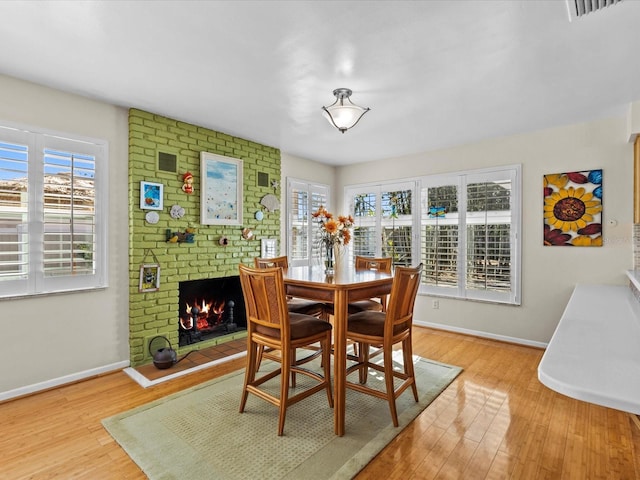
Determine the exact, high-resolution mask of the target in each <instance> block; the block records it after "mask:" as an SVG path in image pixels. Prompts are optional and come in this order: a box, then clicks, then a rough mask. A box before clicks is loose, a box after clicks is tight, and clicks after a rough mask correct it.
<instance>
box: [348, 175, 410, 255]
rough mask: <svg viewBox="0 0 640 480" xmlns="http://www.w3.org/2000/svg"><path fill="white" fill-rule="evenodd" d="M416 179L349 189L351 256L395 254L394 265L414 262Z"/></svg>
mask: <svg viewBox="0 0 640 480" xmlns="http://www.w3.org/2000/svg"><path fill="white" fill-rule="evenodd" d="M414 190H415V182H405V183H400V184H385V185H366V186H357V187H349V188H347V190H346V192H347V194H346V195H347V201H348V203H349V206H348V210H349V213H350V214H351V215H353V219H354V226H353V242H352V248H351V254H352V256H356V255H360V256H365V257H392V258H393V264H394V265H412V264H413V263H414V262H413V258H414V255H413V248H414V242H413V232H414V227H413V223H414V206H413V192H414Z"/></svg>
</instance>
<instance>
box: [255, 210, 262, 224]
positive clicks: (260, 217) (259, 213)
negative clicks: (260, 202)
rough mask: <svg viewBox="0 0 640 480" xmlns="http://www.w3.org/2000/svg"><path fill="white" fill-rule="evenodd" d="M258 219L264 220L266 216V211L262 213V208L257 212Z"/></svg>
mask: <svg viewBox="0 0 640 480" xmlns="http://www.w3.org/2000/svg"><path fill="white" fill-rule="evenodd" d="M255 217H256V220H258V221H259V222H261V221H262V219H263V218H264V213H262V210H258V211H257V212H256V214H255Z"/></svg>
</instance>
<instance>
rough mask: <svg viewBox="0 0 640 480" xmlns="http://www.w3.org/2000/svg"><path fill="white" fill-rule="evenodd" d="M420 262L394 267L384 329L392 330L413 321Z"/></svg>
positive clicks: (418, 284) (420, 270) (420, 273)
mask: <svg viewBox="0 0 640 480" xmlns="http://www.w3.org/2000/svg"><path fill="white" fill-rule="evenodd" d="M421 275H422V264H420V265H418V266H417V267H400V266H398V267H396V269H395V273H394V276H393V285H392V286H391V293H390V294H389V305H387V316H386V318H387V325H385V329H387V328H388V329H390V331H393V329H394V326H397V325H402V324H407V323H408V324H407V326H409V324H410V323H411V322H412V321H413V306H414V304H415V300H416V295H417V293H418V287H419V286H420V276H421Z"/></svg>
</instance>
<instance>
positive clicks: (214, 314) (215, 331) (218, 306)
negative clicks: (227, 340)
mask: <svg viewBox="0 0 640 480" xmlns="http://www.w3.org/2000/svg"><path fill="white" fill-rule="evenodd" d="M178 289H179V294H178V295H179V299H178V302H179V319H178V337H179V345H180V346H181V347H183V346H185V345H190V344H193V343H197V342H203V341H205V340H210V339H212V338H215V337H220V336H224V335H227V334H230V333H234V332H239V331H243V330H246V329H247V319H246V313H245V307H244V298H243V296H242V287H241V286H240V277H239V276H230V277H220V278H208V279H203V280H189V281H185V282H180V284H179V287H178Z"/></svg>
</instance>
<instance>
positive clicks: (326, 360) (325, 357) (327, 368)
mask: <svg viewBox="0 0 640 480" xmlns="http://www.w3.org/2000/svg"><path fill="white" fill-rule="evenodd" d="M320 348H322V367H323V369H324V381H325V382H326V383H327V400H328V401H329V407H330V408H333V392H331V335H330V334H329V335H327V338H326V339H325V340H323V341H322V342H320Z"/></svg>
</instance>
